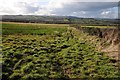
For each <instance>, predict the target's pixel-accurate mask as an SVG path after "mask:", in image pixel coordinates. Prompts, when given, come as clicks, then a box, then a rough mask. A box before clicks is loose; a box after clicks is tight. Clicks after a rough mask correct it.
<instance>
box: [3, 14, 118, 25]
mask: <svg viewBox="0 0 120 80" xmlns="http://www.w3.org/2000/svg"><path fill="white" fill-rule="evenodd" d="M2 21H5V22H6V21H7V22H25V23H50V24H82V25H118V22H119V20H117V19H97V18H96V19H95V18H79V17H75V16H39V15H3V16H2Z"/></svg>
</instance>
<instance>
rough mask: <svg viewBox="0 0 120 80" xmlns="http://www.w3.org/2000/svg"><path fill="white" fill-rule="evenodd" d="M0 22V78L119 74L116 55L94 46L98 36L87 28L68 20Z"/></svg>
mask: <svg viewBox="0 0 120 80" xmlns="http://www.w3.org/2000/svg"><path fill="white" fill-rule="evenodd" d="M1 24H2V46H1V47H2V53H3V54H2V56H3V57H2V67H3V72H2V78H3V79H9V80H13V79H20V80H23V79H56V78H63V79H71V78H120V77H119V74H120V73H119V71H118V64H116V59H114V58H111V57H109V56H108V53H107V52H102V51H99V50H98V48H97V46H99V45H98V44H100V43H101V38H100V37H98V36H96V35H95V34H94V35H92V34H89V33H88V31H89V30H88V31H87V32H84V31H81V30H79V29H77V28H75V27H70V25H69V24H43V23H42V24H35V23H14V22H3V23H1ZM104 27H105V26H104ZM85 31H86V30H85ZM95 31H96V30H95ZM118 38H119V36H118Z"/></svg>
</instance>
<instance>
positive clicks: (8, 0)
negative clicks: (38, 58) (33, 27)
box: [0, 0, 119, 18]
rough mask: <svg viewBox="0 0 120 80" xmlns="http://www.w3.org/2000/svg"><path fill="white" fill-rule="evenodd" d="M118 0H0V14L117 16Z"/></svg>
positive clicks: (86, 16)
mask: <svg viewBox="0 0 120 80" xmlns="http://www.w3.org/2000/svg"><path fill="white" fill-rule="evenodd" d="M118 1H119V0H0V15H47V16H76V17H85V18H117V17H118Z"/></svg>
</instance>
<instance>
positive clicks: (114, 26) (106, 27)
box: [81, 26, 115, 28]
mask: <svg viewBox="0 0 120 80" xmlns="http://www.w3.org/2000/svg"><path fill="white" fill-rule="evenodd" d="M81 27H91V28H115V26H81Z"/></svg>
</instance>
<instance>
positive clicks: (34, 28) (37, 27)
mask: <svg viewBox="0 0 120 80" xmlns="http://www.w3.org/2000/svg"><path fill="white" fill-rule="evenodd" d="M67 27H68V25H59V24H24V23H23V24H21V23H2V34H3V35H10V34H26V35H27V34H31V35H44V34H54V33H61V32H64V31H66V29H67Z"/></svg>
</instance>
